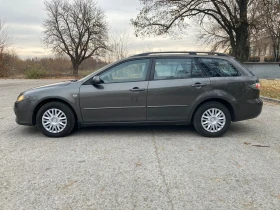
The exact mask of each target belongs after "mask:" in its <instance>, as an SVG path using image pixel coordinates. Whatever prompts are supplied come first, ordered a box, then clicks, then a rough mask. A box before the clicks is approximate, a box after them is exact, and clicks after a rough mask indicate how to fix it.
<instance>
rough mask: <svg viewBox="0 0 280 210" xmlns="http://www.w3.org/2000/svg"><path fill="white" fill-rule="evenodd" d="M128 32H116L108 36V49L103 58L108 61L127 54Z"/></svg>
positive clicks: (124, 56)
mask: <svg viewBox="0 0 280 210" xmlns="http://www.w3.org/2000/svg"><path fill="white" fill-rule="evenodd" d="M129 45H130V43H129V34H128V33H126V32H123V33H116V34H113V35H111V36H109V41H108V51H107V52H106V55H105V60H106V62H108V63H111V62H113V61H117V60H120V59H123V58H126V57H127V56H128V54H129V48H130V47H129Z"/></svg>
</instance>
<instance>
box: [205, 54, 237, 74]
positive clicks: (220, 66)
mask: <svg viewBox="0 0 280 210" xmlns="http://www.w3.org/2000/svg"><path fill="white" fill-rule="evenodd" d="M199 63H200V65H201V66H202V68H203V69H204V70H205V71H206V72H207V73H208V74H209V76H210V77H236V76H240V73H239V71H238V70H237V69H236V68H235V67H234V66H233V65H232V64H231V63H230V62H228V61H227V60H223V59H215V58H200V59H199Z"/></svg>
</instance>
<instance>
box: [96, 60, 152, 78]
mask: <svg viewBox="0 0 280 210" xmlns="http://www.w3.org/2000/svg"><path fill="white" fill-rule="evenodd" d="M149 63H150V60H149V59H143V60H134V61H127V62H124V63H121V64H119V65H117V66H114V67H113V68H111V69H110V70H108V71H106V72H104V73H103V74H101V75H100V79H101V80H102V81H103V82H104V83H119V82H138V81H144V80H146V76H147V72H148V68H149Z"/></svg>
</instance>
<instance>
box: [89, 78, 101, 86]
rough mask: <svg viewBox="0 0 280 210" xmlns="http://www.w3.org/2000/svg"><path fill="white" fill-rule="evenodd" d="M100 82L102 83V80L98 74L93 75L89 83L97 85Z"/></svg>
mask: <svg viewBox="0 0 280 210" xmlns="http://www.w3.org/2000/svg"><path fill="white" fill-rule="evenodd" d="M100 83H102V80H101V79H100V77H99V76H94V77H93V78H92V80H91V84H93V85H99V84H100Z"/></svg>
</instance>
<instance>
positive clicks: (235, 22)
mask: <svg viewBox="0 0 280 210" xmlns="http://www.w3.org/2000/svg"><path fill="white" fill-rule="evenodd" d="M140 1H141V3H142V4H143V5H144V6H143V8H142V9H141V11H140V13H139V14H138V16H137V18H136V19H134V20H131V21H132V24H133V25H134V27H135V33H136V35H137V36H138V35H141V36H143V35H162V34H167V33H171V34H173V33H174V32H175V33H176V32H177V33H183V32H185V30H186V27H187V26H188V24H187V23H186V21H185V20H186V19H195V20H197V19H198V21H199V23H200V24H201V25H205V23H207V24H214V25H215V27H214V29H217V28H218V30H219V31H220V33H217V31H209V32H210V33H213V32H215V34H214V35H215V36H214V37H217V36H220V38H221V40H224V38H226V39H228V42H229V44H230V48H231V53H232V55H233V56H235V57H237V58H238V59H239V60H241V61H245V60H247V59H248V57H249V21H248V9H249V8H250V5H251V4H252V3H253V2H254V1H256V0H203V1H202V0H140ZM216 35H217V36H216ZM221 44H223V41H222V43H221Z"/></svg>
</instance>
